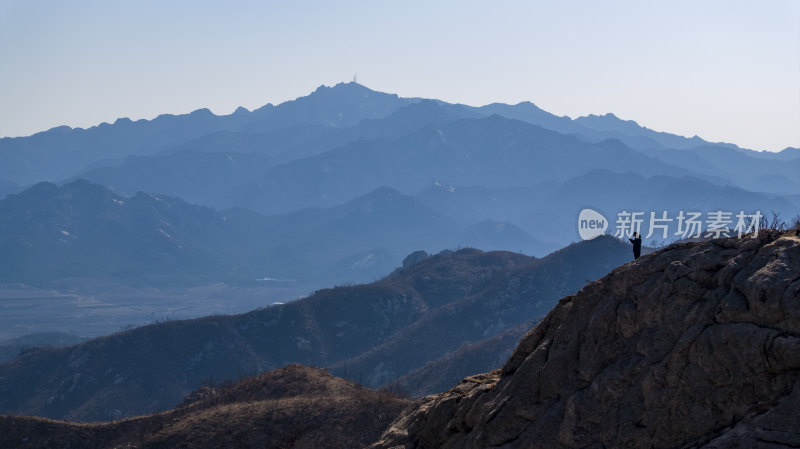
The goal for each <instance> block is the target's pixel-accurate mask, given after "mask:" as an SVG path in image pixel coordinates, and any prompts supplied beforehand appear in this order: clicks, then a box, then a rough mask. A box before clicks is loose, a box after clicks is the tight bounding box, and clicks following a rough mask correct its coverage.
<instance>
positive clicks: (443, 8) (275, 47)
mask: <svg viewBox="0 0 800 449" xmlns="http://www.w3.org/2000/svg"><path fill="white" fill-rule="evenodd" d="M356 74H357V76H358V82H359V83H361V84H363V85H365V86H367V87H369V88H371V89H374V90H378V91H382V92H389V93H396V94H398V95H400V96H405V97H425V98H438V99H441V100H444V101H448V102H453V103H464V104H469V105H473V106H480V105H484V104H487V103H492V102H503V103H518V102H520V101H532V102H534V103H536V104H537V105H538V106H539V107H541V108H543V109H545V110H547V111H549V112H552V113H554V114H557V115H567V116H570V117H572V118H576V117H579V116H582V115H587V114H605V113H608V112H611V113H614V114H616V115H617V116H619V117H620V118H623V119H627V120H636V121H637V122H638V123H639V124H641V125H643V126H647V127H649V128H652V129H655V130H658V131H666V132H671V133H674V134H680V135H685V136H693V135H699V136H700V137H703V138H704V139H706V140H709V141H714V142H719V141H722V142H731V143H735V144H737V145H739V146H742V147H745V148H750V149H755V150H770V151H778V150H781V149H783V148H785V147H787V146H793V147H800V1H797V0H764V1H759V2H753V1H738V0H725V1H715V0H709V1H699V2H698V1H677V0H671V1H669V2H642V1H605V2H597V1H569V2H554V1H532V0H527V1H504V0H498V1H492V2H487V1H470V0H461V1H446V0H442V1H436V2H430V1H417V0H404V1H393V0H386V1H375V0H370V1H348V0H340V1H336V2H330V1H305V0H295V1H281V2H275V1H253V2H248V1H236V0H230V1H225V2H222V1H204V0H192V1H183V0H173V1H168V2H165V1H163V0H162V1H150V0H137V1H107V0H102V1H88V0H73V1H69V2H63V1H55V0H52V1H39V0H0V136H23V135H30V134H32V133H35V132H38V131H43V130H46V129H49V128H51V127H54V126H60V125H68V126H72V127H84V128H85V127H89V126H93V125H97V124H99V123H101V122H113V121H114V120H115V119H116V118H119V117H129V118H131V119H134V120H136V119H140V118H144V119H152V118H154V117H156V116H157V115H159V114H164V113H171V114H180V113H187V112H191V111H192V110H195V109H199V108H209V109H211V110H212V111H213V112H214V113H216V114H229V113H231V112H233V110H234V109H235V108H236V107H237V106H244V107H246V108H248V109H254V108H258V107H260V106H263V105H264V104H266V103H273V104H278V103H281V102H283V101H287V100H292V99H294V98H297V97H300V96H304V95H308V94H309V93H310V92H312V91H313V90H314V89H315V88H316V87H318V86H320V85H334V84H336V83H339V82H342V81H351V80H352V79H353V77H354V76H355V75H356Z"/></svg>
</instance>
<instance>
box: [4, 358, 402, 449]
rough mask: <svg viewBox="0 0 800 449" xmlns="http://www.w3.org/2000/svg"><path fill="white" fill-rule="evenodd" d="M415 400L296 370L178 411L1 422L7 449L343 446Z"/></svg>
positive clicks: (362, 441) (209, 389)
mask: <svg viewBox="0 0 800 449" xmlns="http://www.w3.org/2000/svg"><path fill="white" fill-rule="evenodd" d="M410 402H411V401H410V400H409V399H408V398H405V397H402V396H399V395H397V394H394V393H390V392H387V391H381V390H377V391H376V390H372V389H369V388H366V387H363V386H360V385H357V384H354V383H352V382H349V381H346V380H344V379H340V378H335V377H333V376H331V375H330V374H328V372H327V371H325V370H320V369H316V368H308V367H304V366H300V365H290V366H287V367H285V368H282V369H279V370H275V371H271V372H269V373H264V374H262V375H259V376H256V377H252V378H247V379H242V380H240V381H238V382H236V383H232V384H227V385H222V386H214V385H208V386H205V387H203V388H202V389H200V390H198V391H196V392H195V393H193V394H192V395H191V396H189V397H188V398H187V400H186V401H185V402H184V403H183V404H181V405H180V406H178V407H177V408H175V409H173V410H171V411H168V412H163V413H157V414H153V415H148V416H144V417H138V418H132V419H126V420H123V421H116V422H110V423H102V424H84V423H69V422H65V421H54V420H48V419H41V418H31V417H14V416H0V447H3V448H51V447H81V448H219V447H225V448H250V447H259V448H298V449H299V448H342V447H364V446H366V445H368V444H369V443H371V442H372V441H375V440H376V439H377V438H378V437H379V436H380V434H381V432H382V431H383V430H384V429H386V428H387V427H388V426H389V424H391V422H392V421H393V420H394V418H395V417H396V416H397V415H398V414H399V412H400V411H401V410H402V409H403V408H404V407H406V406H407V405H409V404H410Z"/></svg>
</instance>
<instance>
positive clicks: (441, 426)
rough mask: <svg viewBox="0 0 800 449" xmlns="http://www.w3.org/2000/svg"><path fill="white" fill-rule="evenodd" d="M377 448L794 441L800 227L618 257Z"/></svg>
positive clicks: (421, 405)
mask: <svg viewBox="0 0 800 449" xmlns="http://www.w3.org/2000/svg"><path fill="white" fill-rule="evenodd" d="M371 447H372V448H374V449H378V448H406V449H409V448H420V449H421V448H440V447H441V448H500V447H502V448H528V447H537V448H618V447H632V448H690V447H692V448H730V447H748V448H755V447H770V448H773V447H800V238H798V237H796V236H795V233H794V231H792V232H791V233H788V232H787V233H783V234H781V233H779V232H777V231H770V230H762V231H761V232H760V234H759V236H758V238H755V239H751V238H749V237H746V238H742V239H739V238H729V239H717V240H712V241H707V242H692V243H684V244H676V245H672V246H669V247H667V248H665V249H663V250H660V251H657V252H654V253H652V254H649V255H646V256H644V257H641V258H640V259H639V260H637V261H635V262H631V263H629V264H626V265H624V266H622V267H620V268H618V269H616V270H614V271H612V272H611V273H610V274H609V275H607V276H606V277H604V278H603V279H600V280H598V281H596V282H593V283H591V284H588V285H586V286H585V287H584V288H583V289H582V290H581V291H580V292H578V293H577V294H576V295H574V296H568V297H565V298H563V299H562V300H561V301H560V303H559V304H558V306H556V307H555V308H554V309H553V310H552V312H551V313H550V314H549V315H548V316H547V318H545V320H543V321H542V322H541V323H540V324H539V325H537V326H536V327H535V328H534V329H533V330H531V331H530V332H529V333H528V334H526V335H525V336H524V337H523V338H522V340H521V342H520V344H519V346H518V347H517V349H516V351H515V352H514V353H513V354H512V356H511V358H510V359H509V360H508V362H507V363H506V364H505V366H503V367H502V368H501V369H498V370H496V371H493V372H491V373H488V374H484V375H480V376H474V377H471V378H467V379H464V380H463V381H462V382H461V383H460V384H458V385H457V386H456V387H455V388H453V389H451V390H450V391H448V392H445V393H442V394H438V395H433V396H428V397H425V398H422V399H420V400H419V401H417V402H416V403H415V404H414V405H413V406H411V407H409V408H408V409H407V410H405V411H404V412H403V413H402V414H401V415H400V417H399V418H398V419H397V420H396V421H395V422H394V423H393V424H392V426H391V427H390V428H389V429H388V430H387V431H386V432H385V433H384V434H383V436H382V437H381V440H380V441H379V442H377V443H375V444H373V445H372V446H371Z"/></svg>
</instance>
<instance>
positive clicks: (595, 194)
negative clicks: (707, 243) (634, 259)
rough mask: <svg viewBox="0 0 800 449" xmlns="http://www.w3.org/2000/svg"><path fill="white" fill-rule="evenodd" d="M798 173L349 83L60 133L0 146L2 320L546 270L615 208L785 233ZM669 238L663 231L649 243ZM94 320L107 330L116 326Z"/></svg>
mask: <svg viewBox="0 0 800 449" xmlns="http://www.w3.org/2000/svg"><path fill="white" fill-rule="evenodd" d="M798 172H800V149H797V148H787V149H786V150H784V151H782V152H780V153H767V152H755V151H751V150H747V149H744V148H739V147H737V146H735V145H732V144H727V143H713V142H708V141H705V140H703V139H701V138H700V137H697V136H694V137H691V138H686V137H682V136H677V135H673V134H669V133H666V132H661V131H654V130H651V129H648V128H645V127H642V126H640V125H639V124H637V123H636V122H635V121H632V120H623V119H620V118H618V117H617V116H615V115H613V114H605V115H592V116H587V117H580V118H577V119H571V118H569V117H559V116H556V115H553V114H550V113H548V112H547V111H544V110H542V109H541V108H539V107H537V106H536V105H535V104H533V103H530V102H523V103H519V104H516V105H506V104H499V103H494V104H489V105H486V106H481V107H474V106H467V105H460V104H450V103H447V102H443V101H440V100H436V99H423V98H401V97H398V96H397V95H394V94H387V93H382V92H376V91H373V90H371V89H368V88H366V87H364V86H362V85H359V84H356V83H341V84H338V85H336V86H333V87H325V86H321V87H320V88H318V89H316V90H315V91H313V92H312V93H311V94H309V95H307V96H304V97H300V98H297V99H296V100H292V101H287V102H285V103H282V104H279V105H271V104H267V105H265V106H263V107H261V108H258V109H255V110H253V111H248V110H246V109H244V108H239V109H237V110H236V111H235V112H234V113H232V114H230V115H224V116H217V115H214V114H213V113H211V112H210V111H208V110H204V109H201V110H198V111H194V112H192V113H190V114H184V115H162V116H158V117H156V118H154V119H153V120H137V121H132V120H129V119H126V118H120V119H118V120H116V121H115V122H114V123H110V124H109V123H104V124H101V125H98V126H96V127H92V128H89V129H71V128H68V127H59V128H54V129H51V130H49V131H45V132H41V133H37V134H34V135H32V136H28V137H17V138H3V139H0V198H5V199H0V250H1V251H2V252H3V256H4V257H2V258H0V298H3V299H10V300H13V301H14V303H13V305H11V306H9V307H10V308H11V309H10V312H9V313H11V314H12V315H13V314H14V313H17V312H15V311H18V310H22V309H21V308H23V309H25V310H33V309H34V307H32V303H31V300H27V299H25V298H29V297H39V296H37V295H39V294H40V291H41V290H42V289H45V292H44V295H45V296H47V297H55V298H64V297H74V298H77V299H76V303H77V304H78V306H75V307H72V306H70V307H72V309H70V310H80V307H83V306H84V305H85V303H84V301H85V300H88V301H100V302H104V301H108V299H107V298H108V297H109V296H108V292H110V291H112V290H113V289H116V288H120V289H122V288H124V289H133V290H131V291H134V290H135V291H136V293H133V295H134V296H135V295H138V294H140V293H143V294H144V296H148V295H149V293H147V292H154V291H156V290H158V291H157V292H156V294H154V295H152V300H151V301H150V302H151V303H152V304H163V308H161V309H159V308H158V307H155V308H153V309H152V312H151V313H149V316H150V317H151V318H150V321H152V320H154V319H158V318H159V317H163V316H171V314H172V313H173V312H174V311H175V310H185V311H186V312H185V314H182V315H178V316H179V317H187V316H199V312H197V311H199V310H209V309H208V308H207V307H205V306H202V305H201V306H196V305H192V306H189V307H188V308H187V307H186V305H185V304H180V303H178V302H177V300H170V299H169V297H170V296H171V295H172V296H173V297H174V295H173V293H172V291H173V290H170V291H167V290H168V289H175V288H194V289H196V290H197V289H205V290H209V288H210V290H209V291H213V292H220V291H223V290H224V291H226V293H224V294H217V293H213V294H212V293H208V294H206V293H203V294H202V295H201V296H203V297H208V298H214V299H215V300H218V299H221V297H224V298H226V299H225V300H226V301H228V302H229V303H230V304H231V306H230V308H225V309H224V310H222V311H224V312H226V313H230V312H243V311H246V310H249V309H250V308H252V304H253V303H254V302H253V301H250V300H248V301H242V302H241V305H240V306H238V307H237V306H236V300H235V298H236V297H239V296H241V297H245V296H247V297H252V296H253V294H252V293H248V292H252V291H255V289H256V288H262V289H263V288H264V287H265V286H270V287H275V288H274V289H273V290H272V291H271V292H265V299H264V300H263V301H261V302H260V303H259V304H268V303H271V302H274V301H276V300H281V301H286V300H290V299H293V298H295V297H297V296H300V295H305V294H308V293H310V292H311V291H313V290H314V289H318V288H322V287H325V286H331V285H344V284H348V283H354V282H368V281H373V280H376V279H380V278H382V277H383V276H385V275H387V274H388V273H390V272H391V271H392V270H393V269H394V267H396V266H398V265H400V263H401V262H402V260H403V258H404V257H405V256H406V255H407V254H409V253H411V252H414V251H417V250H425V251H427V252H429V253H438V252H440V251H441V250H443V249H456V248H459V247H469V246H472V247H478V248H480V249H484V250H510V251H518V252H524V253H525V254H529V255H534V256H537V257H543V256H546V255H547V254H549V253H551V252H553V251H556V250H558V249H560V248H563V247H565V246H566V245H569V244H570V243H572V242H574V241H576V240H578V239H579V238H580V237H579V235H578V232H577V216H578V214H579V212H580V211H581V210H583V209H585V208H590V209H593V210H595V211H598V212H599V213H601V214H602V215H603V216H604V217H605V218H606V221H607V222H608V224H609V229H608V230H607V231H606V232H607V233H609V234H614V233H615V230H616V229H615V228H614V226H615V225H616V218H617V214H619V213H621V212H622V211H641V212H642V213H643V214H644V216H646V217H647V216H649V215H648V212H653V213H655V214H661V213H662V212H666V213H668V214H669V215H670V216H671V217H673V220H674V217H675V216H676V215H677V214H678V213H679V212H680V211H696V212H700V213H703V214H708V213H710V212H712V211H727V212H730V213H731V214H733V215H735V214H736V213H738V212H740V211H746V212H747V213H754V211H761V212H762V214H764V215H768V216H769V214H770V213H771V212H775V213H777V214H780V217H781V218H782V219H783V220H785V221H787V222H788V223H791V222H792V219H793V217H795V216H797V215H798V212H799V211H800V184H798V183H799V182H800V181H798V177H797V176H796V173H798ZM87 181H88V182H87ZM732 224H733V223H732ZM643 231H644V234H645V235H646V234H648V232H647V229H644V230H643ZM681 237H682V236H681V235H677V234H676V233H675V229H674V228H673V230H672V231H671V232H670V233H669V235H667V236H663V235H659V234H658V233H657V234H656V235H655V236H653V237H652V238H650V239H648V240H647V241H646V244H648V245H651V246H658V245H661V244H664V243H665V242H669V241H674V240H677V239H679V238H681ZM97 285H101V286H103V287H102V288H98V287H97ZM210 285H213V287H209V286H210ZM220 285H221V286H223V287H222V290H220V288H218V287H217V286H220ZM35 289H39V290H36V291H32V290H35ZM165 289H167V290H165ZM225 289H227V290H225ZM259 294H260V293H259ZM124 302H125V304H126V305H125V307H129V306H128V305H127V304H130V301H129V300H128V299H127V298H125V299H124ZM40 303H41V301H40ZM9 304H11V303H9ZM59 304H61V303H59ZM76 307H78V308H76ZM45 309H47V308H45ZM43 310H44V309H43ZM59 310H61V309H59ZM95 310H99V308H96V309H95ZM108 310H109V313H117V312H111V310H112V308H108ZM114 310H117V309H114ZM219 311H221V310H220V309H214V310H213V311H212V313H214V312H217V313H218V312H219ZM70 313H72V312H70ZM98 313H99V312H98ZM76 314H77V312H76V313H74V314H73V315H76ZM4 315H6V316H12V315H8V314H7V313H6V310H4ZM13 316H16V315H13ZM26 319H28V320H33V321H36V320H39V321H37V323H39V324H40V325H39V324H37V325H36V326H28V327H26V328H29V329H32V330H33V331H42V332H48V331H62V332H72V330H71V329H65V328H52V325H53V324H52V323H51V321H52V320H51V319H48V320H44V319H41V317H38V318H37V317H26ZM103 320H105V321H107V322H108V323H110V324H109V325H106V327H104V328H103V329H105V330H106V331H107V332H112V331H114V330H116V329H119V327H120V321H121V320H127V318H122V317H118V316H115V317H114V318H113V319H101V320H100V321H103ZM132 321H133V324H141V323H143V322H145V321H143V319H142V317H141V316H140V315H136V318H133V319H132ZM128 323H130V321H129V322H128ZM110 325H113V326H114V327H112V328H109V327H108V326H110ZM78 327H80V326H78ZM73 328H74V326H73ZM20 332H24V331H23V330H22V329H21V330H20ZM96 332H97V329H96V328H95V330H94V331H93V334H92V335H97V333H96ZM20 335H22V334H21V333H16V331H15V332H14V333H11V334H8V335H5V336H4V337H16V336H20Z"/></svg>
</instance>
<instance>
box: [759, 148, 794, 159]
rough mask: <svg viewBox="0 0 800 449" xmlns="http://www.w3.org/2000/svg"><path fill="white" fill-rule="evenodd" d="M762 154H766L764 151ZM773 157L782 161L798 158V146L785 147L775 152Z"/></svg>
mask: <svg viewBox="0 0 800 449" xmlns="http://www.w3.org/2000/svg"><path fill="white" fill-rule="evenodd" d="M770 154H772V153H770ZM764 155H766V153H764ZM775 158H777V159H780V160H783V161H791V160H796V159H800V148H793V147H786V148H784V149H783V150H781V151H780V152H779V153H777V154H775Z"/></svg>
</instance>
